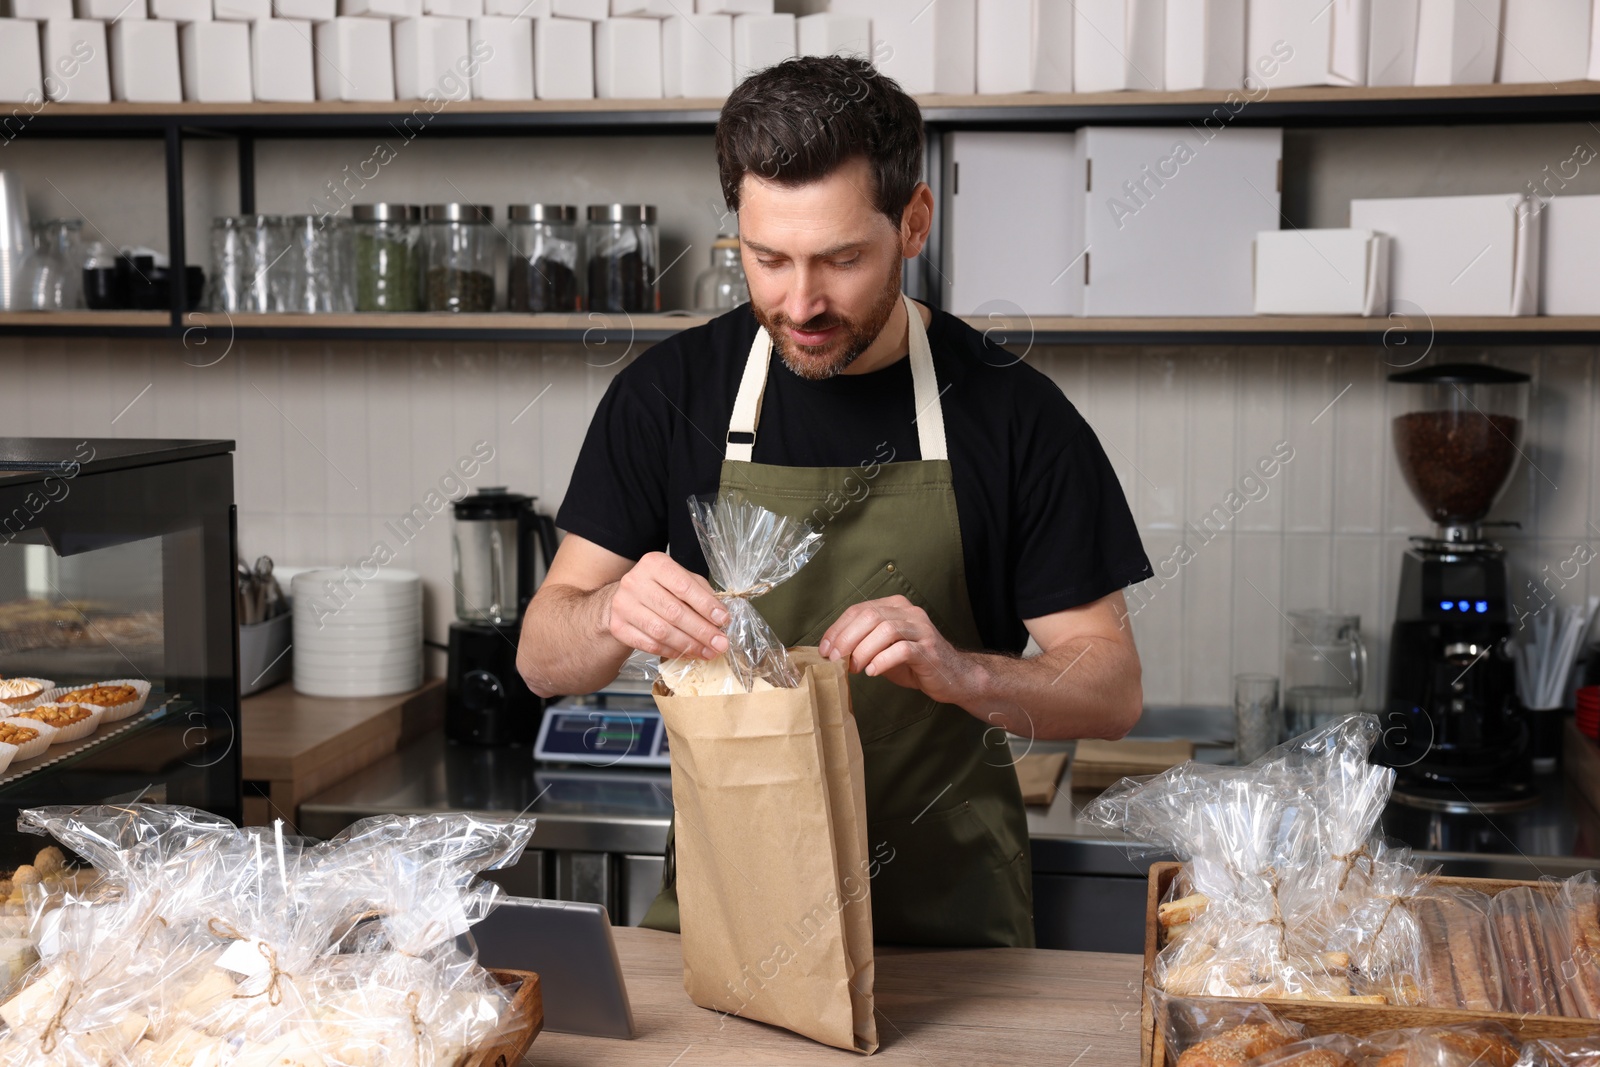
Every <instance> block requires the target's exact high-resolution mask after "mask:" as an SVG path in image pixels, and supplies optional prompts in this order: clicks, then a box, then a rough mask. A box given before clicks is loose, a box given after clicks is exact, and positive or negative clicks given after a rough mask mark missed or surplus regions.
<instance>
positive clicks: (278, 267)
mask: <svg viewBox="0 0 1600 1067" xmlns="http://www.w3.org/2000/svg"><path fill="white" fill-rule="evenodd" d="M336 226H337V224H336V223H334V222H333V221H331V220H327V219H324V218H323V217H321V216H318V215H290V216H288V217H286V218H284V219H283V220H282V223H281V225H280V226H279V227H278V230H277V233H276V235H275V236H276V241H275V244H276V250H275V251H274V252H273V254H272V270H271V274H272V292H273V301H274V303H275V304H276V306H277V309H278V310H279V311H298V312H302V313H310V314H325V313H327V312H332V311H343V310H346V309H345V308H344V307H343V306H342V305H343V301H342V300H341V299H340V297H341V289H342V285H343V278H342V272H341V268H342V267H343V264H342V262H341V257H340V255H339V242H338V238H339V234H338V230H337V229H336Z"/></svg>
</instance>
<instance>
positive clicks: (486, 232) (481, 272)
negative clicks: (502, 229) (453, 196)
mask: <svg viewBox="0 0 1600 1067" xmlns="http://www.w3.org/2000/svg"><path fill="white" fill-rule="evenodd" d="M495 236H496V235H495V229H494V209H493V208H490V207H481V206H479V205H477V204H429V205H428V206H427V207H425V208H423V210H422V243H423V262H424V263H425V264H426V267H425V269H424V272H423V305H424V306H425V307H426V308H427V309H428V310H429V311H493V310H494V261H495Z"/></svg>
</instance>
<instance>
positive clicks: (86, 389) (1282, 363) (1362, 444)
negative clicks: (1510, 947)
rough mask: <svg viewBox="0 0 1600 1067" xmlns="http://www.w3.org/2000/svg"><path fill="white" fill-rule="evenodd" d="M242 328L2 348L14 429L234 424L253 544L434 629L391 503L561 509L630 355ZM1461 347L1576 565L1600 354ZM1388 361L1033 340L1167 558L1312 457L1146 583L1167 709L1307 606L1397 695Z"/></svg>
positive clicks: (1521, 556)
mask: <svg viewBox="0 0 1600 1067" xmlns="http://www.w3.org/2000/svg"><path fill="white" fill-rule="evenodd" d="M220 332H221V331H219V333H220ZM202 341H203V342H204V343H203V344H202V343H201V342H202ZM227 341H228V339H227V337H226V336H225V335H219V336H210V335H206V334H194V335H191V337H190V339H189V344H188V346H187V347H180V346H177V345H175V344H172V343H168V342H149V343H138V342H123V341H101V340H81V341H80V340H66V341H63V340H50V341H39V340H28V339H20V340H19V339H8V340H5V341H0V427H3V428H4V429H3V431H0V432H3V433H4V434H5V435H14V436H31V435H51V436H71V435H85V436H87V435H101V436H138V437H224V438H232V439H235V440H236V441H237V442H238V451H237V453H236V457H235V472H236V490H235V491H236V494H237V500H238V505H239V531H240V550H241V553H242V554H243V555H244V556H246V557H247V558H253V557H254V556H256V555H259V554H262V553H265V554H268V555H271V556H272V557H273V558H274V559H275V560H277V561H278V562H279V563H281V564H284V565H294V564H310V563H343V562H352V561H355V560H357V559H359V558H361V557H362V556H363V555H366V554H367V553H368V552H369V551H370V550H371V547H372V545H373V543H374V541H376V540H378V539H380V538H381V539H384V540H385V541H386V542H387V543H388V544H389V545H390V546H391V547H392V548H394V549H396V550H397V553H398V560H399V561H398V562H397V563H396V564H395V565H396V566H403V567H413V568H416V569H418V570H420V571H421V572H422V574H423V576H424V578H425V580H426V587H427V615H428V637H429V639H430V640H435V641H439V640H442V639H443V637H444V634H445V627H446V625H447V624H448V622H449V620H450V618H451V617H452V615H453V605H452V602H451V599H450V586H449V583H448V580H447V579H448V576H449V570H450V543H449V513H448V511H445V512H444V513H441V514H440V515H439V516H438V518H436V519H433V520H431V521H430V522H429V523H428V524H427V525H426V526H425V527H424V529H423V532H422V534H421V535H420V536H418V537H417V538H416V539H415V540H414V541H413V542H412V543H410V544H409V545H402V544H401V543H400V541H399V539H398V538H397V537H396V535H395V534H394V533H393V532H392V531H391V530H389V529H388V528H386V527H385V523H386V521H389V520H396V519H398V518H399V517H400V516H401V515H403V514H405V513H406V512H408V511H409V510H410V509H411V508H412V506H413V505H415V504H418V503H420V502H421V501H422V500H423V498H424V496H425V495H426V494H427V492H428V491H429V490H430V489H433V488H435V487H437V486H438V484H439V481H440V479H441V478H443V477H445V476H446V475H447V474H448V473H449V472H450V471H451V468H452V467H453V465H454V463H455V461H456V460H457V459H458V458H460V457H462V456H465V455H467V454H468V453H469V452H470V451H471V449H472V447H473V446H474V444H475V443H476V442H479V441H485V442H488V443H489V444H491V445H492V446H493V447H494V449H495V459H494V461H493V462H492V463H490V464H488V465H487V466H486V468H485V469H484V471H483V473H482V474H481V475H480V476H479V477H478V478H477V479H475V480H474V483H473V484H474V485H477V486H482V485H496V484H503V485H507V486H510V487H511V488H513V489H516V490H518V491H521V492H526V493H532V494H536V495H538V496H539V497H540V498H541V500H542V502H543V505H544V506H545V507H547V508H549V509H550V510H554V509H555V507H556V506H557V504H558V503H559V501H560V499H561V497H562V495H563V494H564V493H565V491H566V487H567V482H568V479H569V477H570V475H571V469H572V463H573V460H574V458H575V456H576V454H577V450H578V446H579V443H580V441H581V440H582V436H583V432H584V429H585V427H586V426H587V424H588V420H589V416H590V414H591V413H592V412H593V410H594V407H595V405H596V404H597V403H598V402H599V399H600V394H601V392H602V391H603V390H604V388H605V386H606V383H607V382H608V381H609V380H610V377H611V375H612V374H614V373H615V370H616V365H615V358H616V357H615V353H614V352H606V353H602V352H599V351H591V350H588V349H585V348H584V347H583V346H581V345H555V344H548V345H512V344H505V345H492V344H457V345H431V344H409V345H392V344H356V343H348V344H312V343H296V344H286V343H262V342H254V343H249V344H235V345H234V346H233V347H232V349H231V350H227V355H226V356H225V357H223V358H221V359H220V360H218V357H219V356H220V355H221V354H222V352H223V351H224V350H226V345H227ZM1448 355H1449V357H1450V358H1466V359H1482V358H1490V359H1491V360H1492V361H1493V362H1495V363H1497V364H1499V365H1502V366H1510V367H1516V368H1518V369H1522V370H1525V371H1528V372H1529V373H1531V374H1533V376H1534V389H1533V393H1532V400H1531V410H1530V419H1529V422H1530V426H1529V430H1528V434H1527V438H1528V441H1527V443H1526V444H1525V445H1524V448H1523V451H1524V452H1525V453H1526V455H1527V461H1526V462H1524V463H1522V464H1521V465H1520V466H1519V468H1518V470H1517V473H1516V475H1515V477H1514V479H1513V481H1512V483H1511V486H1510V488H1509V489H1508V490H1507V491H1506V494H1505V497H1504V498H1503V499H1502V500H1501V502H1500V504H1499V505H1498V507H1497V508H1496V512H1495V514H1494V515H1492V516H1491V518H1512V519H1518V520H1520V521H1521V522H1522V529H1521V531H1516V530H1507V531H1504V532H1503V533H1502V534H1501V535H1500V536H1501V539H1502V540H1503V541H1504V542H1505V543H1506V544H1507V545H1508V546H1509V548H1510V551H1511V559H1512V563H1513V567H1514V568H1515V570H1514V577H1513V582H1514V586H1516V587H1517V588H1518V589H1520V588H1521V584H1522V582H1523V581H1525V580H1526V578H1527V577H1528V576H1529V575H1532V574H1535V573H1536V572H1537V571H1538V570H1539V568H1540V567H1543V566H1546V565H1548V566H1549V567H1550V568H1551V570H1552V572H1553V571H1555V570H1556V568H1557V566H1558V565H1559V564H1560V563H1561V562H1562V561H1564V560H1566V559H1568V558H1569V557H1570V556H1571V555H1572V553H1573V549H1574V546H1575V545H1576V544H1577V543H1578V542H1579V541H1580V540H1581V541H1586V542H1588V543H1590V544H1592V545H1596V546H1597V547H1600V494H1596V493H1595V492H1593V491H1592V489H1591V483H1592V481H1593V475H1592V471H1593V470H1594V461H1595V459H1596V457H1597V456H1600V420H1596V419H1595V418H1594V415H1593V412H1594V411H1595V409H1596V402H1597V400H1600V373H1597V352H1596V351H1595V350H1593V349H1589V348H1556V349H1546V350H1531V349H1528V350H1523V349H1517V350H1511V349H1497V350H1492V351H1491V352H1489V353H1487V354H1485V353H1483V352H1481V351H1466V352H1459V353H1449V354H1448ZM1386 356H1387V357H1388V358H1391V359H1397V357H1396V356H1395V354H1394V353H1391V352H1385V351H1384V350H1381V349H1365V348H1362V349H1357V348H1341V349H1314V348H1297V349H1281V350H1280V349H1270V348H1257V347H1251V348H1239V349H1229V348H1216V347H1212V348H1198V349H1191V350H1180V349H1169V348H1125V347H1115V348H1112V347H1107V348H1081V347H1072V348H1067V347H1061V348H1045V349H1039V348H1036V349H1034V351H1033V352H1032V353H1031V354H1030V355H1029V361H1030V362H1033V363H1034V365H1036V366H1038V367H1040V368H1041V369H1043V370H1044V371H1045V372H1046V373H1048V374H1049V375H1050V376H1051V377H1052V378H1054V379H1055V381H1056V382H1058V383H1059V384H1060V385H1061V387H1062V389H1063V390H1064V391H1065V392H1066V393H1067V395H1068V396H1069V397H1070V398H1071V399H1072V400H1073V402H1074V403H1075V404H1076V405H1077V406H1078V408H1079V409H1080V410H1081V411H1082V412H1083V413H1084V415H1085V416H1086V417H1087V418H1088V420H1089V422H1090V423H1091V424H1092V425H1093V426H1094V428H1095V430H1096V432H1097V433H1098V434H1099V436H1100V439H1101V441H1102V442H1103V444H1104V446H1105V450H1106V453H1107V455H1108V456H1109V457H1110V460H1111V464H1112V466H1113V467H1114V468H1115V470H1116V472H1117V476H1118V478H1119V479H1120V481H1121V483H1122V487H1123V491H1124V493H1125V494H1126V495H1127V497H1128V500H1129V502H1130V504H1131V505H1132V507H1133V511H1134V515H1135V517H1136V519H1137V521H1138V524H1139V528H1140V532H1141V536H1142V538H1143V541H1144V546H1145V549H1146V551H1147V552H1148V553H1149V555H1150V557H1151V559H1152V560H1153V561H1154V560H1159V559H1161V558H1162V557H1165V556H1168V555H1169V554H1171V552H1172V550H1173V548H1174V546H1175V545H1176V544H1177V543H1178V541H1179V540H1180V539H1181V538H1183V537H1184V536H1185V534H1184V533H1183V529H1184V527H1185V525H1186V524H1188V523H1198V522H1199V520H1200V519H1201V518H1202V517H1203V516H1204V515H1205V513H1206V512H1207V511H1208V510H1209V509H1210V508H1211V507H1212V506H1213V505H1215V504H1219V503H1221V502H1222V501H1223V499H1224V497H1225V496H1226V494H1227V493H1228V491H1229V490H1230V489H1231V488H1236V487H1238V485H1239V483H1240V479H1241V478H1242V477H1243V476H1244V475H1245V474H1246V473H1247V472H1249V471H1250V470H1251V469H1252V468H1253V467H1254V465H1255V463H1256V461H1257V460H1258V459H1259V458H1261V457H1263V456H1265V455H1267V454H1268V453H1269V452H1270V451H1271V449H1272V448H1273V446H1274V445H1275V444H1276V443H1277V442H1279V441H1286V442H1288V444H1289V445H1290V446H1292V447H1293V449H1294V458H1293V459H1292V460H1291V461H1290V462H1289V463H1288V464H1287V466H1286V467H1285V468H1284V469H1283V471H1282V472H1281V473H1280V474H1279V475H1277V477H1275V478H1273V479H1271V480H1270V481H1268V482H1267V483H1266V484H1267V486H1268V489H1267V494H1266V496H1265V497H1264V498H1262V499H1260V500H1257V501H1254V502H1251V503H1249V504H1248V505H1246V506H1245V507H1244V508H1243V510H1242V511H1241V512H1240V513H1239V515H1238V516H1237V518H1236V519H1235V520H1234V522H1233V523H1232V525H1231V526H1230V527H1229V528H1228V529H1227V530H1226V531H1224V532H1223V533H1221V534H1220V535H1218V536H1216V537H1214V538H1212V539H1211V540H1209V541H1206V542H1204V543H1201V542H1200V540H1199V539H1198V538H1196V537H1194V536H1193V535H1189V536H1190V545H1191V547H1192V548H1194V550H1195V556H1194V558H1193V560H1192V561H1191V562H1190V563H1188V564H1187V565H1186V566H1183V567H1182V568H1181V569H1180V570H1179V572H1178V575H1177V577H1176V578H1175V579H1174V580H1172V581H1171V582H1169V583H1167V584H1166V585H1165V586H1164V587H1162V588H1159V589H1157V588H1155V587H1154V586H1153V585H1151V586H1147V587H1146V588H1145V590H1144V594H1143V596H1141V597H1140V598H1137V599H1136V600H1135V602H1134V603H1135V605H1136V606H1135V614H1134V616H1133V625H1134V629H1135V633H1136V635H1137V637H1138V642H1139V648H1140V653H1141V656H1142V658H1143V662H1144V668H1145V675H1144V678H1145V695H1146V699H1147V700H1148V701H1149V702H1151V703H1176V702H1202V703H1213V704H1221V703H1226V702H1227V701H1228V700H1229V699H1230V695H1231V681H1230V679H1231V677H1232V675H1233V674H1234V673H1235V672H1238V671H1246V670H1259V671H1268V672H1272V673H1277V672H1278V670H1279V657H1280V655H1281V644H1280V640H1281V634H1282V631H1283V628H1284V626H1283V620H1282V613H1284V612H1287V611H1291V610H1294V609H1298V608H1308V607H1326V608H1332V609H1336V610H1341V611H1350V612H1356V613H1359V614H1360V616H1361V620H1362V631H1363V634H1364V636H1365V637H1366V639H1367V641H1368V643H1369V645H1370V646H1371V651H1372V654H1373V658H1372V670H1373V678H1374V679H1375V680H1380V681H1377V682H1375V683H1374V685H1373V686H1371V687H1370V688H1369V696H1371V695H1375V694H1376V692H1377V689H1378V688H1379V686H1381V679H1382V677H1383V672H1384V664H1385V655H1384V654H1385V651H1386V645H1387V640H1386V632H1387V629H1388V625H1389V620H1390V616H1391V614H1392V612H1393V599H1394V591H1395V583H1396V580H1397V576H1398V571H1399V560H1400V555H1401V552H1402V551H1403V549H1404V546H1405V543H1406V537H1407V536H1408V535H1410V534H1417V533H1425V532H1427V531H1428V524H1427V523H1426V522H1425V521H1424V519H1423V515H1422V512H1421V509H1420V508H1419V507H1418V506H1417V505H1416V504H1415V502H1414V501H1413V500H1412V498H1411V496H1410V494H1409V492H1408V490H1407V489H1406V488H1405V485H1404V483H1403V481H1402V479H1401V478H1400V475H1399V471H1398V469H1397V468H1396V467H1395V464H1394V459H1393V452H1392V449H1391V448H1390V445H1389V437H1388V426H1389V418H1390V415H1391V411H1392V404H1393V402H1394V400H1395V396H1394V394H1392V393H1391V392H1390V391H1389V390H1388V388H1387V386H1386V383H1385V381H1384V378H1385V375H1386V374H1388V373H1389V372H1391V371H1392V370H1393V369H1395V368H1394V367H1392V366H1390V365H1388V364H1386V363H1385V357H1386ZM213 360H217V362H215V363H214V365H210V366H194V365H193V364H203V363H210V362H211V361H213ZM1347 387H1348V388H1347ZM1336 398H1337V399H1336ZM1330 403H1331V404H1332V406H1331V407H1330V406H1329V405H1330ZM1590 570H1593V568H1592V567H1591V568H1590ZM1552 584H1553V583H1552ZM1591 590H1592V591H1593V592H1596V593H1600V577H1596V576H1595V575H1593V574H1591V573H1588V572H1584V573H1580V575H1579V576H1578V578H1577V579H1576V580H1574V581H1572V582H1569V583H1568V584H1567V586H1566V588H1565V589H1562V590H1560V592H1559V596H1560V598H1561V600H1562V601H1563V602H1567V603H1575V602H1579V601H1581V600H1582V598H1583V597H1584V596H1585V595H1587V594H1588V592H1590V591H1591ZM1515 591H1516V590H1514V592H1515ZM1141 602H1142V605H1143V606H1142V607H1139V606H1137V605H1138V604H1140V603H1141ZM1527 602H1528V604H1529V605H1530V606H1531V605H1532V603H1533V601H1531V600H1528V601H1527ZM436 666H437V665H436Z"/></svg>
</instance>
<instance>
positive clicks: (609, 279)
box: [584, 204, 661, 312]
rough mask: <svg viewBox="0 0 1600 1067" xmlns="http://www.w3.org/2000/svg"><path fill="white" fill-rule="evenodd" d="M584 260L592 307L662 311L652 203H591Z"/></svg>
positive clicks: (599, 309) (659, 264)
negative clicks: (587, 266)
mask: <svg viewBox="0 0 1600 1067" xmlns="http://www.w3.org/2000/svg"><path fill="white" fill-rule="evenodd" d="M584 258H585V259H586V260H587V261H588V264H589V271H588V273H589V307H590V309H591V310H593V311H644V312H651V311H660V310H661V291H660V289H659V287H658V285H657V282H658V277H657V275H658V274H659V272H660V269H661V242H660V238H659V236H658V235H657V233H656V209H655V207H654V205H651V204H590V205H589V228H588V233H587V234H586V236H585V238H584Z"/></svg>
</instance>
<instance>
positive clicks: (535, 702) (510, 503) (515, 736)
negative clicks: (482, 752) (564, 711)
mask: <svg viewBox="0 0 1600 1067" xmlns="http://www.w3.org/2000/svg"><path fill="white" fill-rule="evenodd" d="M534 501H535V498H534V497H531V496H523V495H521V494H519V493H508V492H507V491H506V490H505V489H504V488H484V489H480V490H479V491H478V492H476V493H473V494H472V495H471V496H467V497H463V498H462V499H460V500H458V501H456V503H455V527H454V529H453V530H452V531H451V541H450V556H451V565H452V570H453V571H454V576H453V583H454V585H455V595H456V621H455V622H452V623H451V624H450V662H449V668H448V670H447V671H446V673H445V733H446V734H447V735H448V736H449V738H450V739H451V740H452V741H458V742H461V743H463V744H473V745H506V744H531V743H532V742H533V739H534V737H535V736H537V734H538V732H539V718H540V716H541V715H542V714H543V712H544V702H543V701H542V700H540V699H539V697H538V696H536V695H535V694H534V693H533V691H532V690H531V689H529V688H528V686H527V684H526V683H524V682H523V680H522V676H521V675H520V674H518V673H517V640H518V637H519V634H520V630H521V623H522V612H523V611H524V609H526V608H527V606H528V601H529V600H531V599H533V593H534V590H536V589H537V588H538V587H539V583H540V582H541V581H542V580H543V577H544V573H545V571H546V570H548V569H549V566H550V563H551V561H552V560H553V559H554V558H555V551H556V527H555V522H554V520H552V519H551V518H550V516H548V515H542V514H540V513H539V512H537V511H535V510H534V507H533V505H534Z"/></svg>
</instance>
